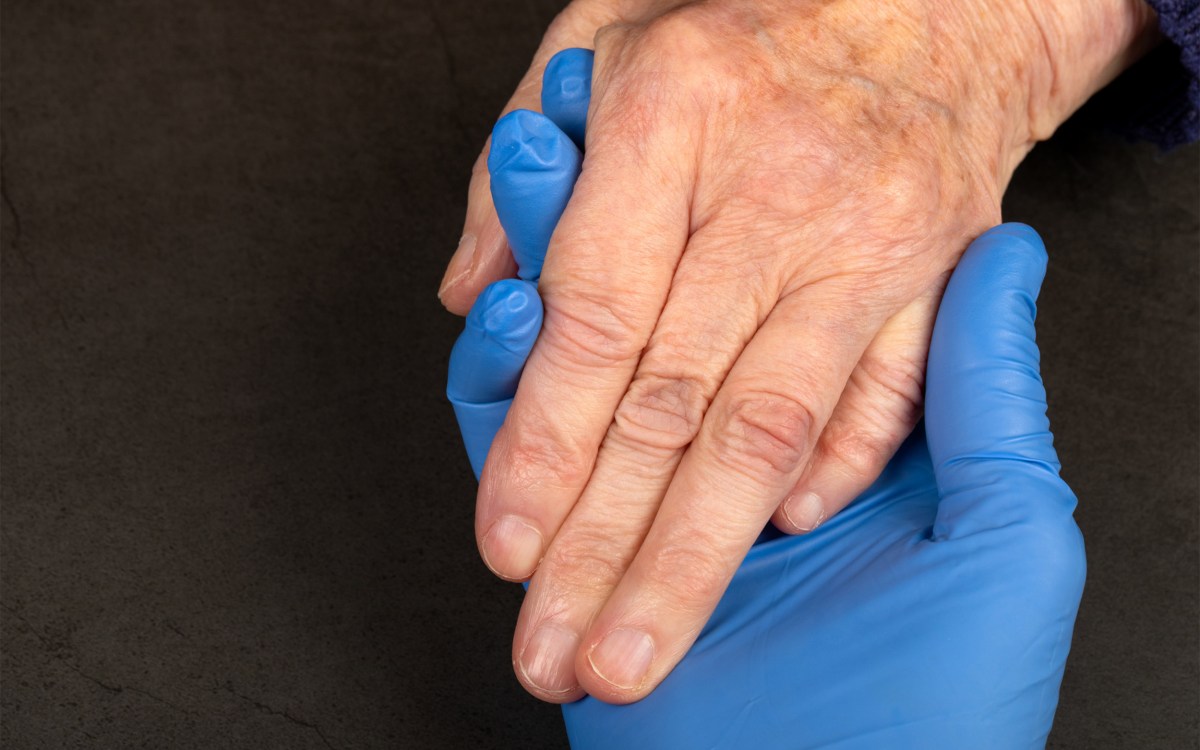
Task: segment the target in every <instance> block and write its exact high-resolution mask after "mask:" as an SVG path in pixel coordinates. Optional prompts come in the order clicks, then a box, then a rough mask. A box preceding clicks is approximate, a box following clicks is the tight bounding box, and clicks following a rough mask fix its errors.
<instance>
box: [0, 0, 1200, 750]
mask: <svg viewBox="0 0 1200 750" xmlns="http://www.w3.org/2000/svg"><path fill="white" fill-rule="evenodd" d="M555 10H556V8H555V3H554V2H551V1H550V0H528V1H527V2H509V1H507V0H505V1H503V2H501V1H497V2H478V0H439V1H436V2H435V1H434V0H361V1H359V2H354V3H318V2H307V1H306V0H290V1H289V2H279V1H278V0H265V1H264V2H254V3H247V2H234V1H233V0H196V1H195V2H192V3H161V2H150V0H124V1H122V2H114V3H88V2H73V1H63V2H40V1H34V0H17V1H16V2H12V3H9V5H8V7H6V8H5V18H4V27H3V45H2V50H0V56H2V60H0V61H2V64H3V76H4V78H3V94H4V96H3V103H2V108H3V155H2V161H3V165H2V166H3V193H4V201H3V215H2V218H3V265H2V268H0V270H2V274H3V275H2V283H3V290H2V291H3V295H2V297H0V312H2V314H3V372H2V386H3V388H2V396H3V409H4V429H3V432H2V433H0V448H2V457H3V469H4V482H3V499H2V507H0V510H2V514H3V515H2V521H3V538H2V541H3V547H2V550H0V554H2V559H0V563H2V568H0V573H2V575H3V588H2V590H0V607H2V608H3V612H2V616H3V630H2V646H3V649H2V651H3V655H2V656H3V659H2V664H3V691H2V696H0V698H2V701H3V721H2V724H0V744H2V745H3V746H4V747H6V748H75V747H87V748H134V747H148V748H179V749H180V750H187V749H188V748H205V749H212V748H248V747H253V748H289V749H292V748H336V749H337V750H343V749H349V748H396V747H404V748H488V747H522V748H541V747H546V748H556V747H564V746H565V744H566V740H565V734H564V732H563V730H562V727H561V722H560V718H559V713H558V710H557V709H555V708H553V707H550V706H545V705H542V704H539V703H538V702H537V701H535V700H533V699H532V698H529V697H527V696H525V694H524V693H523V692H522V691H521V690H520V688H519V687H518V685H517V683H516V681H515V680H514V679H513V678H512V677H511V673H510V665H509V650H508V649H509V638H510V634H511V629H512V624H513V622H514V617H515V614H516V612H517V607H518V604H519V599H520V597H519V589H518V588H516V587H514V586H511V585H508V584H504V583H501V582H499V581H496V580H493V579H492V578H491V576H490V575H488V574H487V572H486V571H485V569H484V567H483V566H482V564H481V563H480V562H479V561H478V559H477V556H476V553H475V546H474V542H473V539H472V525H471V519H472V503H473V497H474V494H473V493H474V483H473V481H472V479H471V477H470V473H469V469H468V466H467V462H466V459H465V456H464V455H463V452H462V449H461V446H460V444H459V441H458V437H457V434H456V432H455V426H454V423H453V418H452V415H451V412H450V409H449V408H448V406H447V405H446V404H445V403H444V400H443V397H442V393H441V391H442V384H443V378H444V368H445V365H446V356H447V354H448V352H449V348H450V345H451V343H452V341H453V338H454V336H455V335H456V333H457V331H458V328H459V325H460V323H459V322H458V321H457V320H456V319H455V318H453V317H451V316H450V315H448V314H446V313H444V312H442V311H441V308H440V306H439V305H438V302H437V299H436V297H435V294H434V292H435V289H436V286H437V283H438V281H439V279H440V277H441V270H442V268H443V266H444V263H445V261H446V259H447V258H448V257H449V254H450V252H451V251H452V249H453V247H454V245H455V244H456V242H457V239H458V231H459V226H460V221H461V215H462V207H463V201H464V195H465V189H466V184H467V177H468V172H469V169H470V166H471V163H472V162H473V160H474V158H475V155H476V153H477V150H478V147H479V145H480V143H481V142H482V140H483V137H484V136H485V135H486V133H487V130H488V128H489V126H490V123H491V121H492V119H493V118H494V116H495V114H496V113H497V111H498V110H499V108H500V106H501V105H502V103H503V101H504V100H505V99H506V98H507V95H508V93H509V92H510V91H511V88H512V86H513V84H514V82H515V81H516V79H517V78H518V76H519V75H520V73H521V72H522V71H523V69H524V65H525V64H526V63H527V61H528V59H529V56H530V54H531V53H532V51H533V49H534V47H535V46H536V43H537V41H538V39H539V37H540V34H541V29H543V28H544V27H545V24H546V23H547V22H548V21H549V19H550V18H551V16H552V15H553V13H554V12H555ZM1198 154H1200V151H1198V150H1197V149H1196V148H1195V147H1192V148H1188V149H1184V150H1181V151H1178V152H1175V153H1172V154H1170V155H1168V156H1166V157H1161V156H1158V155H1156V154H1155V153H1154V150H1153V149H1152V148H1149V147H1145V146H1136V147H1131V146H1128V145H1126V144H1123V143H1121V142H1119V141H1117V140H1114V139H1112V138H1110V137H1107V136H1104V135H1102V134H1100V133H1099V132H1097V131H1096V130H1095V129H1094V128H1092V127H1090V126H1088V125H1087V124H1085V123H1076V124H1074V125H1072V126H1071V127H1069V128H1068V129H1067V130H1066V132H1064V133H1062V134H1061V135H1060V136H1059V137H1057V138H1056V139H1055V140H1054V141H1052V142H1051V143H1049V144H1045V145H1043V146H1041V147H1039V148H1038V149H1037V150H1036V151H1035V152H1034V154H1033V155H1032V156H1031V157H1030V159H1029V160H1028V161H1027V163H1026V164H1025V165H1023V166H1022V168H1021V170H1020V172H1019V173H1018V175H1017V178H1016V180H1015V182H1014V185H1013V188H1012V190H1011V191H1010V194H1009V197H1008V200H1007V204H1006V209H1007V218H1010V219H1018V220H1023V221H1027V222H1029V223H1031V224H1033V225H1034V226H1036V227H1038V229H1040V230H1041V231H1042V233H1043V234H1044V236H1045V238H1046V241H1047V244H1048V246H1049V247H1050V252H1051V266H1050V272H1049V276H1048V280H1047V283H1046V289H1045V292H1044V294H1043V304H1042V312H1041V318H1040V320H1039V329H1040V335H1041V341H1042V344H1043V349H1044V360H1045V372H1046V380H1047V383H1048V387H1049V390H1050V397H1051V405H1052V407H1051V408H1052V411H1051V416H1052V419H1053V423H1054V427H1055V431H1056V433H1057V435H1058V444H1059V446H1060V449H1061V452H1062V457H1063V463H1064V464H1065V466H1066V472H1065V473H1066V476H1067V477H1068V479H1069V480H1070V481H1071V483H1072V484H1073V486H1074V487H1075V488H1076V490H1077V492H1078V494H1079V496H1080V498H1081V507H1080V510H1079V519H1080V524H1081V525H1082V526H1083V528H1084V531H1085V533H1086V535H1087V541H1088V552H1089V559H1090V566H1091V568H1090V578H1089V582H1088V588H1087V593H1086V595H1085V599H1084V604H1083V610H1082V613H1081V616H1080V621H1079V626H1078V630H1077V634H1076V639H1075V645H1074V649H1073V651H1072V654H1071V659H1070V662H1069V668H1068V673H1067V677H1066V683H1065V686H1064V691H1063V697H1062V706H1061V709H1060V712H1059V719H1058V723H1057V726H1056V729H1055V733H1054V735H1053V738H1052V745H1053V746H1054V747H1064V748H1089V749H1091V748H1126V747H1127V748H1145V747H1181V746H1185V745H1190V744H1191V743H1192V742H1194V737H1195V732H1196V710H1195V709H1196V706H1197V704H1198V702H1200V695H1198V688H1197V685H1198V683H1200V677H1198V674H1197V630H1196V622H1197V621H1198V618H1200V614H1198V612H1197V588H1198V581H1197V566H1196V559H1197V495H1198V486H1197V481H1198V480H1197V477H1198V470H1200V467H1198V466H1197V450H1196V446H1197V434H1196V433H1197V421H1198V417H1200V415H1198V411H1197V410H1198V406H1197V382H1198V377H1200V375H1198V372H1197V364H1198V362H1200V350H1198V346H1197V343H1198V333H1197V330H1198V329H1197V326H1198V323H1197V320H1198V318H1197V298H1198V294H1197V288H1198V279H1197V239H1198V228H1197V227H1198V224H1197V222H1198V203H1200V195H1198V190H1197V183H1198V169H1197V157H1198Z"/></svg>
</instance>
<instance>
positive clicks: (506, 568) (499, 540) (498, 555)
mask: <svg viewBox="0 0 1200 750" xmlns="http://www.w3.org/2000/svg"><path fill="white" fill-rule="evenodd" d="M482 547H483V550H482V552H483V562H484V563H485V564H487V566H488V567H489V568H491V569H492V572H493V573H495V574H496V575H498V576H500V577H501V578H508V579H510V580H513V581H523V580H525V579H526V578H528V577H529V576H531V575H533V571H534V570H535V569H536V568H537V564H538V562H539V561H540V560H541V559H542V534H541V532H539V531H538V530H537V529H536V528H534V526H533V525H532V524H530V523H529V522H528V521H526V520H524V519H522V518H520V517H518V516H501V517H500V520H498V521H496V523H494V524H492V528H491V529H489V530H488V533H487V534H486V535H485V536H484V537H483V545H482Z"/></svg>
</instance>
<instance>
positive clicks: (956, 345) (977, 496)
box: [926, 223, 1075, 539]
mask: <svg viewBox="0 0 1200 750" xmlns="http://www.w3.org/2000/svg"><path fill="white" fill-rule="evenodd" d="M1046 259H1047V257H1046V248H1045V245H1044V244H1043V243H1042V240H1041V238H1040V237H1039V236H1038V234H1037V232H1035V231H1034V230H1033V229H1032V228H1031V227H1028V226H1026V225H1024V224H1016V223H1009V224H1001V225H1000V226H997V227H993V228H992V229H990V230H988V231H987V232H985V233H984V234H983V235H981V236H980V237H979V238H978V239H976V240H975V241H974V242H972V243H971V246H970V247H968V248H967V251H966V253H964V254H963V257H962V260H961V261H960V262H959V265H958V268H957V269H956V270H955V271H954V274H953V276H951V278H950V283H949V284H948V285H947V287H946V293H945V296H944V297H943V298H942V304H941V308H940V310H939V311H938V316H937V322H936V324H935V326H934V331H933V340H932V342H931V344H930V351H929V369H928V373H927V381H926V382H927V386H926V434H927V439H928V443H929V453H930V457H931V458H932V459H933V466H934V473H935V476H936V478H937V484H938V492H939V495H940V498H941V500H940V503H939V506H938V514H937V520H936V522H935V524H934V528H933V537H934V539H947V538H954V537H962V536H966V535H968V534H972V533H974V532H977V531H983V530H987V529H993V528H999V527H1001V526H1007V525H1010V524H1020V523H1024V522H1028V521H1030V520H1031V519H1034V518H1044V517H1045V516H1046V515H1047V514H1048V515H1052V516H1057V517H1065V518H1067V519H1069V518H1070V516H1071V513H1072V512H1073V511H1074V508H1075V497H1074V495H1073V494H1072V493H1071V490H1070V488H1068V487H1067V485H1066V484H1065V483H1064V482H1063V481H1062V480H1061V479H1060V478H1059V476H1058V471H1059V468H1060V467H1059V462H1058V456H1057V454H1056V453H1055V451H1054V438H1053V436H1052V435H1051V434H1050V422H1049V420H1048V419H1047V417H1046V390H1045V388H1044V387H1043V385H1042V378H1041V374H1040V372H1039V359H1040V357H1039V352H1038V347H1037V343H1036V341H1035V339H1034V318H1035V316H1036V314H1037V307H1036V304H1035V301H1036V299H1037V295H1038V290H1039V289H1040V288H1041V284H1042V279H1043V278H1044V277H1045V274H1046Z"/></svg>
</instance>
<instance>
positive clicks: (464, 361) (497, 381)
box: [446, 279, 542, 479]
mask: <svg viewBox="0 0 1200 750" xmlns="http://www.w3.org/2000/svg"><path fill="white" fill-rule="evenodd" d="M541 327H542V300H541V298H540V297H538V294H537V290H536V289H534V287H533V284H531V283H529V282H528V281H519V280H517V279H504V280H502V281H497V282H495V283H493V284H491V285H490V286H488V287H487V288H486V289H484V290H483V293H482V294H480V295H479V297H478V298H476V300H475V305H474V306H473V307H472V308H471V312H470V313H469V314H468V315H467V321H466V327H465V328H464V329H463V332H462V333H461V334H460V335H459V337H458V341H456V342H455V343H454V349H453V350H452V351H451V352H450V374H449V376H448V378H447V382H446V396H447V397H448V398H449V399H450V403H451V404H452V405H453V406H454V415H455V416H456V417H457V418H458V428H459V430H460V431H461V432H462V436H463V442H464V443H465V444H466V446H467V457H468V458H470V460H471V468H472V469H473V470H474V471H475V478H476V479H478V478H479V474H480V472H482V471H483V463H484V460H485V459H486V458H487V454H488V450H489V449H490V448H491V446H492V439H493V438H495V437H496V432H497V431H498V430H499V429H500V425H502V424H504V417H505V415H506V414H508V407H509V406H510V405H512V399H513V396H514V395H515V394H516V392H517V383H518V381H520V379H521V369H522V368H523V367H524V366H525V360H526V359H528V358H529V352H530V351H531V350H532V349H533V343H534V341H536V340H537V335H538V331H539V330H540V329H541Z"/></svg>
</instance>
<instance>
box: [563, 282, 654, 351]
mask: <svg viewBox="0 0 1200 750" xmlns="http://www.w3.org/2000/svg"><path fill="white" fill-rule="evenodd" d="M543 304H544V306H545V318H544V320H545V322H544V324H543V329H542V336H543V337H544V339H545V340H546V346H547V347H548V348H549V349H550V350H551V351H552V352H554V353H556V354H558V355H560V356H563V357H565V358H566V359H567V361H568V362H569V363H572V364H576V365H582V366H585V367H587V366H611V365H615V364H621V363H625V362H628V361H629V360H631V359H633V358H635V357H637V356H638V355H639V354H641V352H642V348H643V347H644V346H645V344H646V342H645V338H646V336H645V334H643V333H642V332H641V330H639V326H638V325H637V323H635V322H634V320H633V319H632V318H631V316H630V315H629V314H628V313H627V312H625V311H623V310H622V309H621V305H620V304H619V303H618V302H617V301H616V300H615V299H614V298H613V297H611V296H608V295H607V294H597V293H593V292H585V291H574V292H572V293H571V294H570V296H569V297H567V298H566V299H564V295H563V294H562V293H559V294H550V293H546V294H544V295H543Z"/></svg>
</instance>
